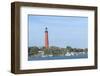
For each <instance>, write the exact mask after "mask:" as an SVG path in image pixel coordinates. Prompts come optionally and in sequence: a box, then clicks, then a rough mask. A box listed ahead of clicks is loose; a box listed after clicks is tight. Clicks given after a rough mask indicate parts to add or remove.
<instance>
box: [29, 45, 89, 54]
mask: <svg viewBox="0 0 100 76" xmlns="http://www.w3.org/2000/svg"><path fill="white" fill-rule="evenodd" d="M40 51H41V52H42V53H43V55H46V56H48V55H52V56H65V54H66V53H71V52H77V53H79V52H85V53H87V51H88V49H87V48H85V49H81V48H72V47H71V46H66V48H60V47H57V46H50V47H49V48H45V47H41V48H39V47H37V46H33V47H29V48H28V55H29V56H37V55H38V54H39V53H40Z"/></svg>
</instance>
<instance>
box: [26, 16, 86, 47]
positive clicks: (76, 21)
mask: <svg viewBox="0 0 100 76" xmlns="http://www.w3.org/2000/svg"><path fill="white" fill-rule="evenodd" d="M45 27H47V28H48V36H49V46H58V47H62V48H65V47H66V46H71V47H73V48H87V47H88V17H79V16H43V15H29V16H28V34H29V37H28V43H29V44H28V46H29V47H30V46H38V47H42V46H44V45H45V42H44V41H45Z"/></svg>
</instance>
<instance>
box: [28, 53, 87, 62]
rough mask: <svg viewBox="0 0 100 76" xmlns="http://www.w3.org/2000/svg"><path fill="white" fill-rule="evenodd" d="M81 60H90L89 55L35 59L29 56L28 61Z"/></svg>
mask: <svg viewBox="0 0 100 76" xmlns="http://www.w3.org/2000/svg"><path fill="white" fill-rule="evenodd" d="M80 58H88V54H84V55H77V56H75V55H73V56H55V57H54V56H53V57H34V56H29V57H28V61H32V60H57V59H80Z"/></svg>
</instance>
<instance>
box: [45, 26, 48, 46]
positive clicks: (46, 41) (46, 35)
mask: <svg viewBox="0 0 100 76" xmlns="http://www.w3.org/2000/svg"><path fill="white" fill-rule="evenodd" d="M48 47H49V41H48V28H47V27H46V28H45V48H48Z"/></svg>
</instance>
